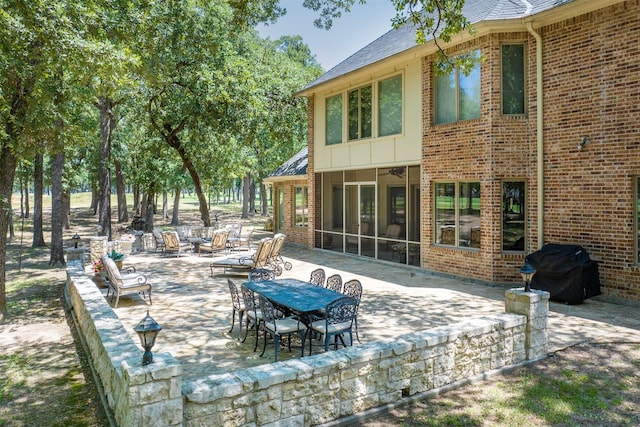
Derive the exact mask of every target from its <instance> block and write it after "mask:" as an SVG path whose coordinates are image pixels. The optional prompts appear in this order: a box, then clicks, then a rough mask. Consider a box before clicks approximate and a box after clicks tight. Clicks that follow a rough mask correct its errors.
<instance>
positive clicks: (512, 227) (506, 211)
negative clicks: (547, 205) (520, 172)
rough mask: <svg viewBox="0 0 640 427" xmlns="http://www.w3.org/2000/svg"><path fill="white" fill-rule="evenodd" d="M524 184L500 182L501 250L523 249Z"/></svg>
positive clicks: (519, 182)
mask: <svg viewBox="0 0 640 427" xmlns="http://www.w3.org/2000/svg"><path fill="white" fill-rule="evenodd" d="M525 200H526V199H525V184H524V182H522V181H512V182H503V183H502V250H504V251H524V247H525V245H524V239H525Z"/></svg>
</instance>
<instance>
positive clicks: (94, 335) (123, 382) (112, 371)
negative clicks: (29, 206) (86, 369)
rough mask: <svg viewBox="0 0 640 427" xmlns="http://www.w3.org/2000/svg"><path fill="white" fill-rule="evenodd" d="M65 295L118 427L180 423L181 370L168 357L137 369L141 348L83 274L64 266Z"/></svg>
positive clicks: (75, 265)
mask: <svg viewBox="0 0 640 427" xmlns="http://www.w3.org/2000/svg"><path fill="white" fill-rule="evenodd" d="M66 292H67V297H68V298H69V302H70V304H71V306H72V307H73V310H74V312H75V316H76V319H77V322H78V325H79V327H80V332H81V333H82V335H83V337H84V339H85V341H86V343H87V346H88V347H89V352H90V353H91V361H92V363H93V365H94V368H95V371H96V372H97V373H98V376H99V377H100V382H101V385H102V387H103V389H104V393H105V395H106V398H107V403H108V404H109V406H110V408H111V410H112V411H113V415H114V418H115V421H116V423H117V424H118V425H119V426H151V425H153V426H180V425H182V421H183V420H182V418H183V417H182V407H183V404H182V393H181V387H182V367H181V365H180V364H179V363H178V361H177V360H176V359H175V358H174V357H173V356H171V355H170V354H166V353H165V354H154V355H153V364H151V365H148V366H145V367H143V366H142V350H141V349H140V348H138V347H137V346H136V345H135V344H134V342H133V341H132V340H131V337H130V335H129V332H127V330H126V329H125V328H124V325H122V322H121V321H120V319H118V316H117V315H116V314H115V312H114V311H113V309H112V308H111V306H110V305H109V304H108V302H107V301H106V300H105V298H104V296H103V295H102V292H100V290H99V289H98V288H97V286H96V284H95V283H94V282H93V280H91V278H90V277H89V276H87V274H86V273H85V271H84V266H83V264H82V261H81V260H73V261H68V262H67V289H66Z"/></svg>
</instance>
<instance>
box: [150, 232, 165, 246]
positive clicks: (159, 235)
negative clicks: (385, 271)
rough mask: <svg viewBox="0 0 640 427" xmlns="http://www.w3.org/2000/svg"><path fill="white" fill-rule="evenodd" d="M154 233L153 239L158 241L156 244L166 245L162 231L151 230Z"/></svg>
mask: <svg viewBox="0 0 640 427" xmlns="http://www.w3.org/2000/svg"><path fill="white" fill-rule="evenodd" d="M151 232H152V233H153V238H154V239H156V243H161V244H163V245H164V239H163V238H162V230H161V229H159V228H154V229H153V230H151Z"/></svg>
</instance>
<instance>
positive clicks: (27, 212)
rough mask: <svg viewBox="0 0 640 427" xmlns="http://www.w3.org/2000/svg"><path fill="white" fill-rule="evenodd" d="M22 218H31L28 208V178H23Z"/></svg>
mask: <svg viewBox="0 0 640 427" xmlns="http://www.w3.org/2000/svg"><path fill="white" fill-rule="evenodd" d="M24 217H25V218H30V217H31V209H30V208H29V178H28V177H25V178H24Z"/></svg>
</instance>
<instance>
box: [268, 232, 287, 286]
mask: <svg viewBox="0 0 640 427" xmlns="http://www.w3.org/2000/svg"><path fill="white" fill-rule="evenodd" d="M286 237H287V236H286V235H284V234H282V233H278V234H276V235H275V236H273V247H272V248H271V253H270V254H269V256H268V260H267V265H268V266H269V267H271V268H272V269H273V270H275V272H276V275H277V276H279V275H281V274H282V268H283V267H284V269H285V270H291V268H292V267H293V265H292V264H291V263H290V262H289V261H286V260H285V259H284V258H282V255H281V254H280V252H281V251H282V246H284V239H286Z"/></svg>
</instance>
